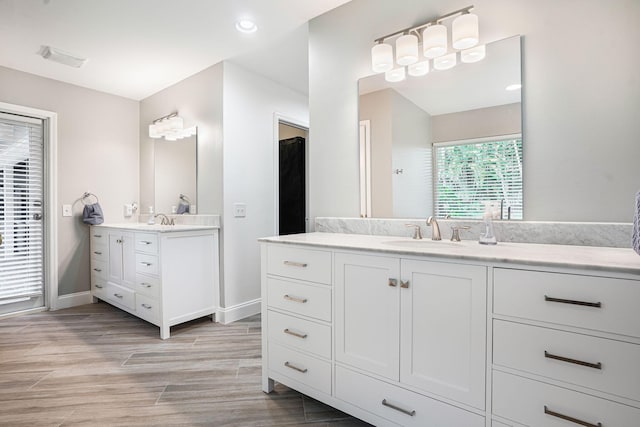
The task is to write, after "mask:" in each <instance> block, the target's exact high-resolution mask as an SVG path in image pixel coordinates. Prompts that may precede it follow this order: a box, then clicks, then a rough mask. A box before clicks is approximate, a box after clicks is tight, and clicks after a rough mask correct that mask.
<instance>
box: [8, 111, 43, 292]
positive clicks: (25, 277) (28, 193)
mask: <svg viewBox="0 0 640 427" xmlns="http://www.w3.org/2000/svg"><path fill="white" fill-rule="evenodd" d="M43 172H44V171H43V122H42V120H40V119H34V118H30V117H22V116H16V115H12V114H5V113H0V234H2V240H3V241H2V244H1V245H0V304H7V303H10V302H13V301H20V300H21V299H26V298H33V297H38V296H42V295H43V294H44V250H43V248H44V226H43V221H42V201H43V196H44V194H43Z"/></svg>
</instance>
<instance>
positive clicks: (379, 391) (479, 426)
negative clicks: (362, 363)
mask: <svg viewBox="0 0 640 427" xmlns="http://www.w3.org/2000/svg"><path fill="white" fill-rule="evenodd" d="M336 397H337V398H338V399H342V400H344V401H346V402H349V403H351V404H352V405H355V406H358V407H360V408H362V409H364V410H366V411H369V412H371V413H373V414H375V415H378V416H380V417H383V418H386V419H388V420H389V421H393V422H395V423H398V424H400V425H403V426H420V427H422V426H443V427H444V426H465V427H484V425H485V422H484V417H482V416H480V415H477V414H474V413H472V412H469V411H465V410H463V409H460V408H456V407H455V406H452V405H449V404H446V403H443V402H440V401H438V400H435V399H431V398H428V397H425V396H422V395H420V394H417V393H413V392H411V391H408V390H405V389H403V388H400V387H396V386H394V385H391V384H387V383H385V382H383V381H379V380H376V379H374V378H371V377H368V376H366V375H362V374H359V373H356V372H353V371H351V370H349V369H345V368H343V367H341V366H336Z"/></svg>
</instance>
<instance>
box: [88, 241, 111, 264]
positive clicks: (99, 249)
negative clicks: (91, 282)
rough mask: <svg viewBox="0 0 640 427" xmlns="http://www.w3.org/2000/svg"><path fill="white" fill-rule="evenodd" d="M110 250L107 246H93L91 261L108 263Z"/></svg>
mask: <svg viewBox="0 0 640 427" xmlns="http://www.w3.org/2000/svg"><path fill="white" fill-rule="evenodd" d="M108 255H109V249H108V246H107V245H91V260H92V261H93V260H95V261H102V262H105V263H106V262H107V260H108V259H109V258H108Z"/></svg>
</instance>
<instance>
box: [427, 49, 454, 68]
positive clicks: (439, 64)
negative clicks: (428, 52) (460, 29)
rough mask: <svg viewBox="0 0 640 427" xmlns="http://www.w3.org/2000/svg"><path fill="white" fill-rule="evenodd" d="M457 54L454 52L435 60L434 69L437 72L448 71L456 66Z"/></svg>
mask: <svg viewBox="0 0 640 427" xmlns="http://www.w3.org/2000/svg"><path fill="white" fill-rule="evenodd" d="M456 63H457V62H456V53H455V52H452V53H450V54H448V55H444V56H439V57H437V58H436V59H434V60H433V68H435V69H436V70H448V69H449V68H453V67H455V66H456Z"/></svg>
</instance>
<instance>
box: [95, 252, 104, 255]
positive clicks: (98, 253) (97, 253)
mask: <svg viewBox="0 0 640 427" xmlns="http://www.w3.org/2000/svg"><path fill="white" fill-rule="evenodd" d="M93 253H94V254H96V255H102V252H99V251H93Z"/></svg>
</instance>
